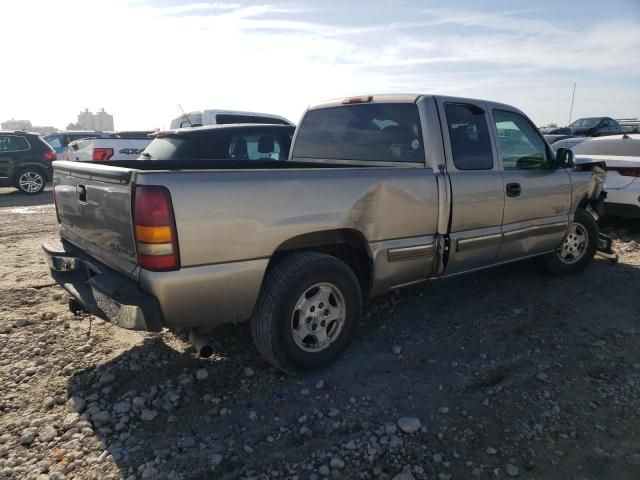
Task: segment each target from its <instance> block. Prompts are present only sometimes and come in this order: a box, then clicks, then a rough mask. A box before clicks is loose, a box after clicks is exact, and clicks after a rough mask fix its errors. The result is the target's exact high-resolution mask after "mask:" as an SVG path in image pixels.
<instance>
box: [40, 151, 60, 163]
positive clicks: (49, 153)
mask: <svg viewBox="0 0 640 480" xmlns="http://www.w3.org/2000/svg"><path fill="white" fill-rule="evenodd" d="M43 156H44V158H46V159H47V160H51V161H52V162H53V161H54V160H56V159H57V158H58V157H57V155H56V152H55V150H47V151H46V152H44V153H43Z"/></svg>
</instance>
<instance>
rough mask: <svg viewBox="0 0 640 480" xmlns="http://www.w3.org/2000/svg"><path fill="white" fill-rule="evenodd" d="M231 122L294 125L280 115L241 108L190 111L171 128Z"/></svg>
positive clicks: (172, 123) (175, 119)
mask: <svg viewBox="0 0 640 480" xmlns="http://www.w3.org/2000/svg"><path fill="white" fill-rule="evenodd" d="M231 123H266V124H273V125H293V123H291V122H290V121H289V120H287V119H286V118H284V117H281V116H280V115H273V114H271V113H256V112H242V111H239V110H203V111H196V112H189V113H184V114H183V115H180V116H179V117H178V118H174V119H173V120H171V128H172V129H175V128H186V127H200V126H202V125H223V124H231Z"/></svg>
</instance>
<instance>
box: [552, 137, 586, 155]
mask: <svg viewBox="0 0 640 480" xmlns="http://www.w3.org/2000/svg"><path fill="white" fill-rule="evenodd" d="M544 138H545V140H546V141H547V143H549V145H551V149H552V150H553V151H554V152H557V151H558V149H559V148H573V147H575V146H576V145H578V144H579V143H581V142H584V141H585V140H587V139H588V138H589V137H577V136H575V135H544Z"/></svg>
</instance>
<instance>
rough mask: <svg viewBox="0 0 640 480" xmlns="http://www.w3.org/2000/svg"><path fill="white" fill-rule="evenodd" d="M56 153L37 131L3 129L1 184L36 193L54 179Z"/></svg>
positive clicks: (0, 138)
mask: <svg viewBox="0 0 640 480" xmlns="http://www.w3.org/2000/svg"><path fill="white" fill-rule="evenodd" d="M55 159H56V152H55V150H54V149H53V148H51V146H50V145H49V144H48V143H47V142H45V141H44V140H43V139H42V138H41V137H40V136H39V135H38V134H37V133H27V132H21V131H19V130H11V131H1V130H0V187H16V188H17V189H18V190H20V191H21V192H24V193H27V194H30V195H33V194H35V193H40V192H41V191H42V190H44V187H45V184H46V183H47V182H48V181H50V180H51V174H52V172H53V166H52V165H51V162H52V161H53V160H55Z"/></svg>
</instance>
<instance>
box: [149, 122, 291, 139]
mask: <svg viewBox="0 0 640 480" xmlns="http://www.w3.org/2000/svg"><path fill="white" fill-rule="evenodd" d="M247 128H250V129H267V128H270V129H272V128H276V129H287V130H295V127H294V126H293V125H280V124H275V123H273V124H272V123H221V124H217V125H202V126H199V127H184V128H175V129H173V130H171V129H170V130H162V131H159V132H156V133H152V134H150V135H149V136H150V137H152V138H156V137H165V136H169V135H190V134H198V133H206V132H209V131H215V130H231V129H233V130H241V129H247Z"/></svg>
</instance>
